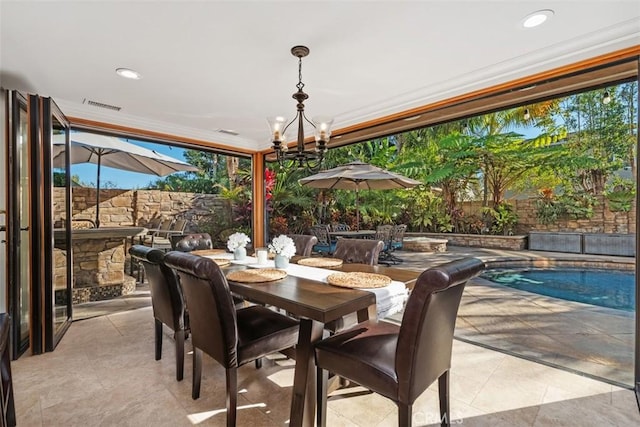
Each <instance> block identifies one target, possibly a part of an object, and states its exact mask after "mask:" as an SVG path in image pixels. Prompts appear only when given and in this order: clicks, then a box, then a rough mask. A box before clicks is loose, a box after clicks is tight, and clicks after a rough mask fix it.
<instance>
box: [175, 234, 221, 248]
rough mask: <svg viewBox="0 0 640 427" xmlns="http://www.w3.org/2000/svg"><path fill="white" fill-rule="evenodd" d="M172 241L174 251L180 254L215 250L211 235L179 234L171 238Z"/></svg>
mask: <svg viewBox="0 0 640 427" xmlns="http://www.w3.org/2000/svg"><path fill="white" fill-rule="evenodd" d="M170 240H171V247H172V248H173V250H175V251H180V252H191V251H196V250H203V249H211V248H213V240H212V239H211V235H209V233H192V234H177V235H174V236H171V238H170Z"/></svg>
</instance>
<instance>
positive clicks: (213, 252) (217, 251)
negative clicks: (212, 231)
mask: <svg viewBox="0 0 640 427" xmlns="http://www.w3.org/2000/svg"><path fill="white" fill-rule="evenodd" d="M190 253H192V254H194V255H200V256H207V255H220V254H226V253H227V251H225V250H224V249H199V250H197V251H191V252H190Z"/></svg>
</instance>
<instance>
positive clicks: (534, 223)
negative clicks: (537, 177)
mask: <svg viewBox="0 0 640 427" xmlns="http://www.w3.org/2000/svg"><path fill="white" fill-rule="evenodd" d="M596 199H597V202H598V203H597V205H596V206H594V208H593V216H592V217H591V218H589V219H559V220H558V221H557V222H555V223H554V224H547V225H544V224H540V223H539V222H538V218H537V217H536V207H535V201H536V198H529V199H518V200H507V202H508V203H510V204H511V205H512V206H513V207H514V211H515V213H516V214H517V215H518V224H517V225H516V227H515V232H516V233H518V234H526V233H528V232H529V231H560V232H576V233H621V234H627V233H635V229H636V205H635V202H633V203H632V204H631V210H630V211H629V212H611V211H610V210H609V202H608V201H607V199H606V198H605V197H604V196H597V198H596ZM461 208H462V210H463V211H464V213H465V214H466V215H479V212H480V211H481V209H482V202H480V201H475V202H463V203H461Z"/></svg>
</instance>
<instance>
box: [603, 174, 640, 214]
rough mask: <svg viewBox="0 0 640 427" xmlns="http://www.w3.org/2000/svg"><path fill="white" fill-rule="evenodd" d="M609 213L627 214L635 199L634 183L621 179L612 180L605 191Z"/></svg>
mask: <svg viewBox="0 0 640 427" xmlns="http://www.w3.org/2000/svg"><path fill="white" fill-rule="evenodd" d="M604 196H605V197H606V199H607V201H608V205H609V210H610V211H611V212H629V211H630V210H631V207H632V205H633V201H634V200H635V197H636V189H635V184H634V182H632V181H630V180H625V179H622V178H616V179H614V180H613V181H612V182H611V184H610V185H609V186H608V189H607V190H606V191H605V193H604Z"/></svg>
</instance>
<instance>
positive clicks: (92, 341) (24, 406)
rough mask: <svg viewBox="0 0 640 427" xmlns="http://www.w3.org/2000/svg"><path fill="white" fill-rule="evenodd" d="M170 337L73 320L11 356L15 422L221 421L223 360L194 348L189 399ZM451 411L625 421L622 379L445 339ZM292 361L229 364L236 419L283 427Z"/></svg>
mask: <svg viewBox="0 0 640 427" xmlns="http://www.w3.org/2000/svg"><path fill="white" fill-rule="evenodd" d="M174 360H175V359H174V349H173V341H172V338H171V336H170V335H169V334H168V333H166V334H165V336H164V349H163V358H162V360H161V361H155V360H154V344H153V320H152V314H151V308H148V307H147V308H141V309H137V310H132V311H126V312H119V313H114V314H111V315H107V316H100V317H94V318H91V319H87V320H83V321H80V322H74V323H73V325H72V326H71V328H70V329H69V331H68V332H67V335H66V336H65V338H64V339H63V340H62V342H61V343H60V345H59V346H58V348H57V349H56V351H54V352H52V353H47V354H44V355H40V356H31V357H28V356H27V357H22V358H20V359H19V360H17V361H14V362H13V363H12V369H13V377H14V387H15V397H16V408H17V415H18V425H19V426H97V425H101V426H116V425H117V426H189V425H203V426H205V425H206V426H217V425H220V426H222V425H224V424H225V420H226V418H225V412H224V407H225V406H224V405H225V403H224V371H223V370H222V369H221V368H220V367H219V366H218V365H217V364H216V363H215V362H213V361H212V360H211V359H210V358H208V357H205V362H204V369H203V383H202V393H201V398H200V399H198V400H195V401H194V400H192V399H191V377H190V372H191V357H190V355H189V356H187V358H186V363H185V373H186V375H185V379H184V380H183V381H182V382H176V381H175V365H174ZM452 363H453V366H452V371H451V372H452V374H451V387H452V390H451V410H452V416H453V417H454V419H455V420H454V423H457V424H461V425H469V426H492V427H496V426H582V427H586V426H594V427H595V426H598V427H602V426H631V425H640V413H639V411H638V407H637V406H636V401H635V395H634V393H633V392H632V391H631V390H628V389H624V388H619V387H616V386H613V385H610V384H607V383H604V382H600V381H596V380H592V379H589V378H585V377H582V376H579V375H575V374H572V373H569V372H566V371H563V370H559V369H554V368H550V367H547V366H544V365H541V364H537V363H534V362H530V361H527V360H523V359H519V358H516V357H513V356H509V355H507V354H504V353H500V352H496V351H490V350H487V349H484V348H482V347H478V346H475V345H471V344H467V343H464V342H460V341H455V342H454V351H453V361H452ZM293 367H294V363H293V362H292V361H290V360H286V359H285V358H284V357H282V356H278V355H274V356H272V357H270V358H269V360H267V361H265V362H264V366H263V368H262V369H260V370H256V369H255V368H254V366H253V365H252V364H249V365H246V366H244V367H242V368H241V369H240V370H239V389H240V390H241V391H242V393H241V396H240V398H239V407H240V409H239V412H238V425H239V426H249V425H251V426H284V425H287V420H288V418H289V402H290V397H291V394H290V393H291V384H292V379H293ZM335 396H336V397H334V398H332V399H331V400H330V401H329V406H328V416H329V418H328V420H329V423H328V425H330V426H362V427H371V426H394V425H396V423H397V422H396V410H395V406H394V404H393V403H391V402H390V401H388V400H386V399H384V398H382V397H380V396H378V395H375V394H368V393H366V392H364V390H363V389H360V388H351V389H345V390H340V391H339V392H337V393H336V395H335ZM437 399H438V398H437V387H436V386H433V387H431V388H430V389H429V390H427V391H426V392H425V393H424V394H423V395H422V396H421V397H420V398H419V399H418V400H417V401H416V403H415V405H414V425H417V426H422V425H436V423H437V420H438V403H437V402H438V400H437Z"/></svg>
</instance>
